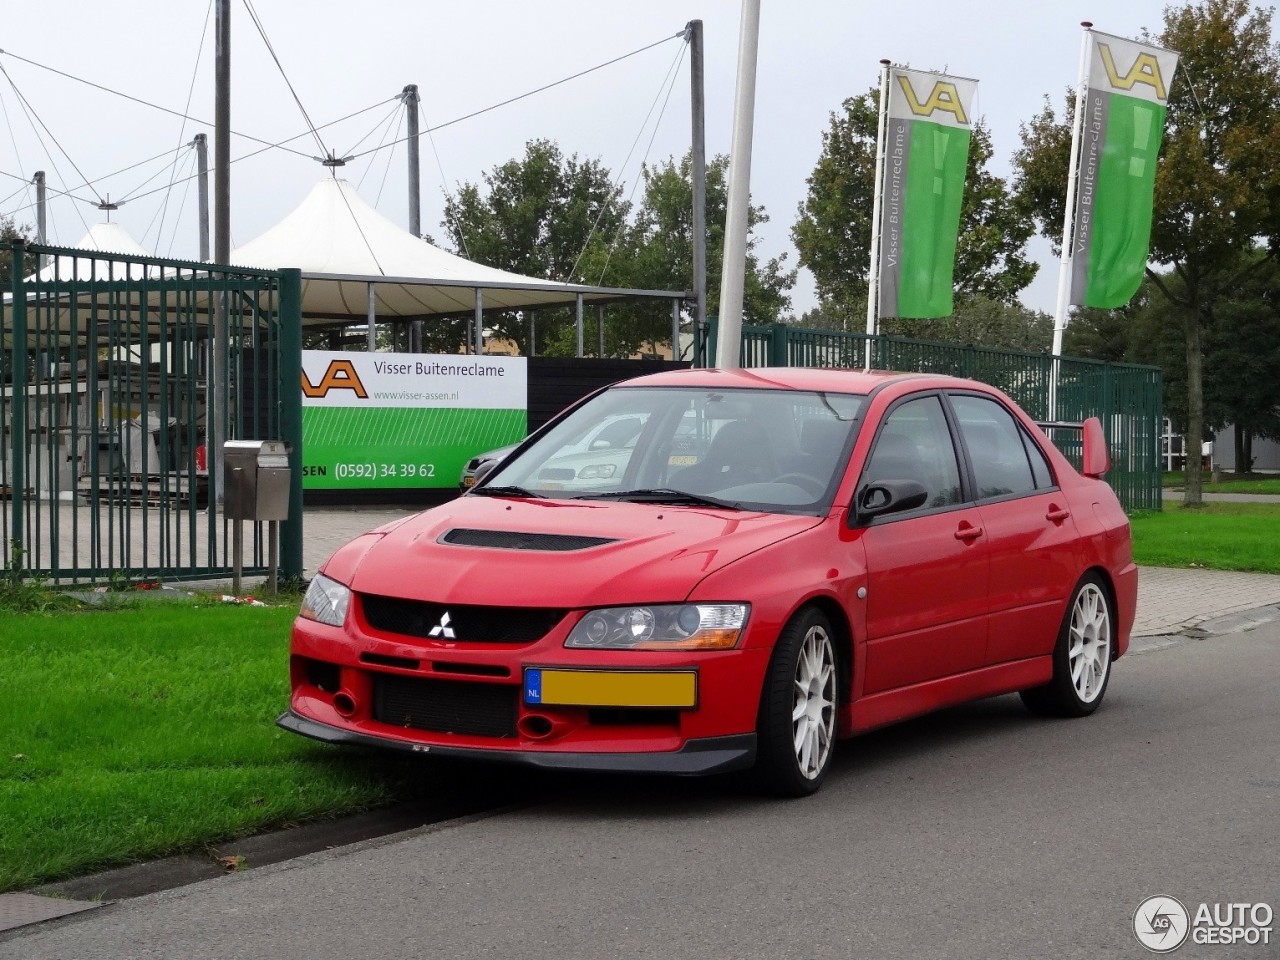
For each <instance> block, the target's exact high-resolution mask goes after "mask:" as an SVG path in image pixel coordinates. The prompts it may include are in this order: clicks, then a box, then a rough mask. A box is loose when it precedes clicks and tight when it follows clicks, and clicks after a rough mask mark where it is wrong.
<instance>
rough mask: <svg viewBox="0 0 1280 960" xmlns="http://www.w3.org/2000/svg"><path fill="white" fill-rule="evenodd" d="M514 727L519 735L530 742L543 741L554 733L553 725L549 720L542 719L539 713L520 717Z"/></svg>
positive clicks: (548, 718)
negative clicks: (518, 731)
mask: <svg viewBox="0 0 1280 960" xmlns="http://www.w3.org/2000/svg"><path fill="white" fill-rule="evenodd" d="M516 726H517V728H518V729H519V730H520V733H521V734H522V735H524V736H525V737H528V738H529V739H530V740H545V739H546V738H547V737H549V736H551V734H552V733H553V732H554V731H555V724H554V723H552V722H551V718H550V717H544V716H543V715H542V714H540V713H531V714H529V715H528V716H524V717H521V718H520V722H519V723H517V724H516Z"/></svg>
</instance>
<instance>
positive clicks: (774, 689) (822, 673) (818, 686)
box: [754, 607, 840, 797]
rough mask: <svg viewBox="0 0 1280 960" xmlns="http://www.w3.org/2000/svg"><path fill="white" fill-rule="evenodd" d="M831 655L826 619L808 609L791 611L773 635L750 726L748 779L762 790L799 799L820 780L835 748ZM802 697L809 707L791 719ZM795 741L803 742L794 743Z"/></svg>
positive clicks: (834, 664) (834, 673)
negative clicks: (752, 763) (752, 761)
mask: <svg viewBox="0 0 1280 960" xmlns="http://www.w3.org/2000/svg"><path fill="white" fill-rule="evenodd" d="M836 657H837V653H836V642H835V633H834V631H833V630H832V629H831V621H829V620H828V619H827V618H826V616H825V615H824V614H823V613H822V612H821V611H820V610H817V609H815V608H813V607H809V608H807V609H805V610H801V611H800V612H799V613H797V614H796V615H795V616H794V617H792V618H791V620H790V622H788V623H787V625H786V626H785V627H783V628H782V632H781V633H780V634H778V642H777V643H776V644H775V645H774V648H773V656H772V657H770V659H769V671H768V673H767V674H766V675H765V680H764V688H763V689H762V690H761V692H760V709H759V713H758V717H757V724H756V751H757V752H756V767H755V770H754V780H755V783H756V785H757V786H758V787H759V788H761V789H762V790H764V791H766V792H768V793H771V794H774V795H776V796H782V797H803V796H807V795H808V794H811V793H813V792H814V791H816V790H817V789H818V788H819V787H820V786H822V781H823V780H825V779H826V777H827V772H828V771H829V770H830V769H831V758H832V755H833V753H834V748H835V733H836V711H837V708H838V695H839V694H838V691H839V687H840V684H839V670H838V663H837V659H836ZM815 667H816V672H815ZM802 684H803V685H804V686H805V687H807V688H808V689H807V691H806V690H803V689H802ZM802 696H803V697H806V699H807V700H808V703H809V709H808V710H807V712H806V714H805V715H804V716H802V717H800V718H798V719H796V720H793V719H792V715H793V713H794V711H795V709H796V708H797V707H798V706H799V705H800V703H799V701H800V698H801V697H802ZM802 727H803V730H802V729H801V728H802ZM798 733H799V736H798ZM797 739H801V740H802V741H803V743H802V745H801V746H800V747H797V746H796V741H797Z"/></svg>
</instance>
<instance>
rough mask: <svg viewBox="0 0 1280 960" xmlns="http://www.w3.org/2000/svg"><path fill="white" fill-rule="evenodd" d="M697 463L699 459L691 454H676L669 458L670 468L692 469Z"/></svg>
mask: <svg viewBox="0 0 1280 960" xmlns="http://www.w3.org/2000/svg"><path fill="white" fill-rule="evenodd" d="M697 462H698V458H697V457H695V456H694V455H693V454H691V453H676V454H672V455H671V456H670V457H668V458H667V466H669V467H691V466H693V465H694V464H695V463H697Z"/></svg>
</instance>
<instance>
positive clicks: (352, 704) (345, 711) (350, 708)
mask: <svg viewBox="0 0 1280 960" xmlns="http://www.w3.org/2000/svg"><path fill="white" fill-rule="evenodd" d="M333 709H335V710H337V711H338V715H339V716H341V717H344V718H346V719H348V720H349V719H350V718H351V717H353V716H355V713H356V698H355V697H354V696H353V695H352V694H351V691H350V690H339V691H338V692H337V693H335V694H334V695H333Z"/></svg>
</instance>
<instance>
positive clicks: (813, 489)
mask: <svg viewBox="0 0 1280 960" xmlns="http://www.w3.org/2000/svg"><path fill="white" fill-rule="evenodd" d="M773 482H774V483H790V484H793V485H794V486H797V487H800V488H801V489H802V490H804V491H805V492H806V493H811V494H813V495H814V496H815V497H820V496H822V495H823V494H824V493H826V492H827V485H826V484H825V483H823V482H822V481H821V480H819V479H818V478H817V477H811V476H809V474H807V473H784V474H783V475H782V476H780V477H778V478H776V479H775V480H774V481H773Z"/></svg>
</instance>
